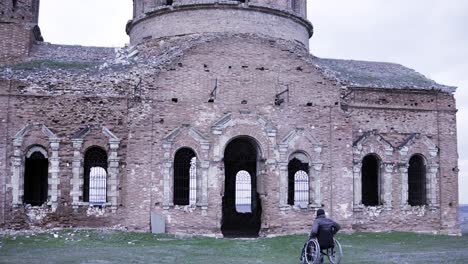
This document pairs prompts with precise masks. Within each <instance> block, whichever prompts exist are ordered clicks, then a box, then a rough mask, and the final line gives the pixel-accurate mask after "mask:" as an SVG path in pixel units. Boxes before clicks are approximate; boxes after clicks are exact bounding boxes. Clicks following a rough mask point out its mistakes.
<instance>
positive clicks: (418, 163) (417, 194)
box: [408, 155, 427, 206]
mask: <svg viewBox="0 0 468 264" xmlns="http://www.w3.org/2000/svg"><path fill="white" fill-rule="evenodd" d="M408 204H409V205H411V206H420V205H426V204H427V202H426V166H425V165H424V159H423V158H422V157H421V156H418V155H414V156H413V157H411V159H410V160H409V168H408Z"/></svg>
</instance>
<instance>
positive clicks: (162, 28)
mask: <svg viewBox="0 0 468 264" xmlns="http://www.w3.org/2000/svg"><path fill="white" fill-rule="evenodd" d="M230 3H231V4H229V3H224V4H219V5H217V4H215V3H214V2H207V3H206V4H203V5H197V4H193V3H192V4H190V3H184V4H181V5H176V6H174V8H173V9H167V8H166V9H158V10H155V11H154V12H152V13H148V15H147V16H144V17H139V18H135V19H134V21H133V23H132V24H131V29H130V34H129V35H130V42H131V43H132V44H138V43H141V42H142V41H143V40H145V39H151V38H153V39H159V38H162V37H168V36H180V35H186V34H200V33H225V32H231V33H249V34H261V35H267V36H270V37H273V38H281V39H286V40H290V41H297V42H299V43H302V44H303V45H304V47H305V48H308V46H309V45H308V43H309V38H310V36H311V34H312V25H311V24H310V22H308V21H307V20H306V19H305V18H301V17H295V16H294V15H293V14H292V13H288V12H287V11H284V10H283V11H282V10H280V9H278V10H274V9H271V8H265V7H263V6H252V7H249V8H243V7H239V6H237V4H232V3H237V2H230ZM246 11H247V12H246ZM226 17H229V20H227V19H225V18H226ZM291 18H293V19H291Z"/></svg>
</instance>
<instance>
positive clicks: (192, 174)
mask: <svg viewBox="0 0 468 264" xmlns="http://www.w3.org/2000/svg"><path fill="white" fill-rule="evenodd" d="M193 158H195V152H193V150H191V149H189V148H183V149H180V150H178V151H177V152H176V154H175V158H174V204H176V205H189V204H190V203H191V201H190V198H191V199H192V200H195V201H196V196H193V197H191V196H190V193H191V188H190V186H191V182H192V183H193V185H192V186H194V188H195V189H196V159H193ZM194 194H195V195H196V190H195V192H192V195H194Z"/></svg>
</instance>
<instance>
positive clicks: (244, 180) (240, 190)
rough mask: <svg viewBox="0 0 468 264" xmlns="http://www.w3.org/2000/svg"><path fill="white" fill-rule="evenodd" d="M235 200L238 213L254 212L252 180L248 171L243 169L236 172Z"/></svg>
mask: <svg viewBox="0 0 468 264" xmlns="http://www.w3.org/2000/svg"><path fill="white" fill-rule="evenodd" d="M235 200H236V201H235V203H236V211H237V212H238V213H251V212H252V181H251V177H250V174H249V173H248V172H247V171H244V170H241V171H239V172H238V173H237V174H236V194H235Z"/></svg>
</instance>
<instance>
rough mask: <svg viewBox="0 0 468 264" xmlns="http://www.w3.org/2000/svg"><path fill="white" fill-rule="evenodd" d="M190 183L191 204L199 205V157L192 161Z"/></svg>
mask: <svg viewBox="0 0 468 264" xmlns="http://www.w3.org/2000/svg"><path fill="white" fill-rule="evenodd" d="M189 175H190V182H189V188H190V193H189V203H190V205H194V204H196V203H197V157H193V158H192V159H191V160H190V172H189Z"/></svg>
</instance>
